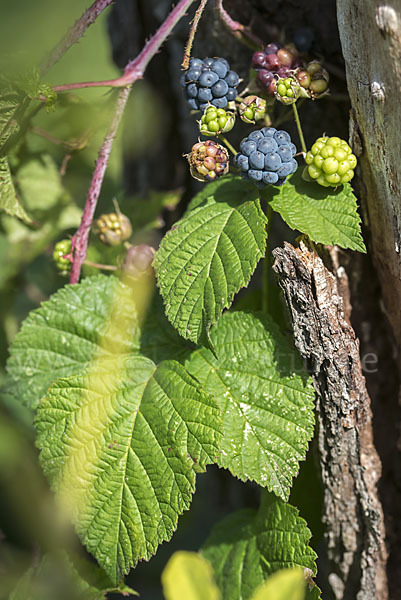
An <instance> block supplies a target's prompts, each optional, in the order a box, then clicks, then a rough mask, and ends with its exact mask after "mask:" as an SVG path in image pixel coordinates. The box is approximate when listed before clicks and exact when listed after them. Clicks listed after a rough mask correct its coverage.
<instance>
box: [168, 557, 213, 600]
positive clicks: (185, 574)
mask: <svg viewBox="0 0 401 600" xmlns="http://www.w3.org/2000/svg"><path fill="white" fill-rule="evenodd" d="M162 584H163V592H164V596H165V598H166V600H220V592H219V588H218V587H217V585H216V583H215V580H214V574H213V569H212V566H211V565H210V563H209V562H208V561H207V560H205V559H204V558H203V557H202V556H200V555H199V554H197V553H196V552H175V553H174V554H173V556H172V557H171V558H170V560H169V561H168V563H167V565H166V567H165V568H164V571H163V573H162Z"/></svg>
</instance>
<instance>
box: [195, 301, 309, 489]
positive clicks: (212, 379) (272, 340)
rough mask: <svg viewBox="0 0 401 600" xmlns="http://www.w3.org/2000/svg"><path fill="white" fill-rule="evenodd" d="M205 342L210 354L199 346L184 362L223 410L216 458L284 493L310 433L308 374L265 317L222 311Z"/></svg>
mask: <svg viewBox="0 0 401 600" xmlns="http://www.w3.org/2000/svg"><path fill="white" fill-rule="evenodd" d="M211 341H212V344H213V347H214V352H215V354H213V353H212V352H211V351H210V350H208V349H206V348H199V349H198V350H195V351H194V352H193V353H192V354H191V357H190V358H189V359H188V361H187V365H186V366H187V369H188V370H189V372H190V373H191V374H192V375H193V376H194V377H195V378H196V379H197V380H198V381H199V382H200V383H201V384H202V387H203V389H204V390H206V391H207V392H209V394H211V395H212V396H213V397H214V398H215V400H216V402H217V403H218V404H219V406H220V408H221V410H222V413H223V428H224V438H223V441H222V446H221V454H220V455H219V460H218V464H219V465H220V466H222V467H225V468H228V469H229V470H230V471H231V473H232V474H233V475H236V476H237V477H239V478H240V479H242V480H244V481H246V480H247V479H253V480H254V481H256V482H257V483H259V485H262V486H264V487H267V489H268V490H272V491H273V492H275V493H276V494H277V495H279V496H280V497H282V498H283V499H286V498H288V495H289V491H290V487H291V481H292V478H293V477H294V476H295V475H296V474H297V473H298V469H299V464H298V463H299V461H300V460H303V459H304V458H305V454H306V451H307V447H308V441H309V440H310V439H311V438H312V435H313V426H314V392H313V388H312V384H311V380H310V378H309V377H308V376H307V375H306V373H305V371H304V369H303V365H302V362H301V360H300V358H299V356H298V355H297V352H296V350H295V348H294V347H293V346H292V345H291V344H290V343H289V341H288V340H287V338H286V337H284V336H283V335H282V334H281V333H280V331H279V329H278V327H277V326H276V325H275V323H274V322H273V321H272V320H271V318H270V317H269V316H263V315H261V314H257V313H256V314H252V313H246V312H239V311H238V312H232V313H225V314H224V315H223V317H222V318H221V319H220V320H219V322H218V324H217V325H216V326H215V327H214V328H213V329H212V331H211Z"/></svg>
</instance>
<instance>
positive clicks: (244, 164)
mask: <svg viewBox="0 0 401 600" xmlns="http://www.w3.org/2000/svg"><path fill="white" fill-rule="evenodd" d="M296 152H297V149H296V147H295V145H294V144H293V143H292V142H291V137H290V135H289V133H287V132H286V131H277V130H276V129H274V127H263V129H259V130H257V131H252V133H250V134H249V135H248V137H246V138H244V139H243V140H242V142H241V143H240V152H239V153H238V154H236V155H235V158H234V164H235V166H236V167H237V168H238V169H240V172H241V175H242V177H244V179H249V180H250V181H252V182H253V183H255V184H256V185H257V186H258V187H264V186H266V185H268V184H270V183H272V184H274V185H283V183H285V180H286V178H287V177H288V175H290V174H291V173H294V172H295V171H296V170H297V168H298V163H297V161H296V160H295V158H294V156H295V154H296Z"/></svg>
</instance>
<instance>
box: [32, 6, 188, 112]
mask: <svg viewBox="0 0 401 600" xmlns="http://www.w3.org/2000/svg"><path fill="white" fill-rule="evenodd" d="M194 1H195V0H180V2H179V3H178V4H177V6H176V7H175V8H173V10H172V11H171V13H170V14H169V15H168V17H167V19H166V20H165V21H164V23H162V24H161V25H160V27H159V29H158V30H157V32H156V33H155V35H154V36H152V37H151V38H150V40H148V41H147V42H146V44H145V46H144V47H143V50H142V51H141V52H140V53H139V54H138V56H137V57H136V58H134V60H131V61H130V62H129V63H128V64H127V66H126V67H125V69H124V73H123V74H122V75H121V77H117V78H116V79H107V80H104V81H84V82H80V83H66V84H64V85H56V86H53V87H52V89H53V90H54V91H55V92H65V91H68V90H78V89H81V88H88V87H125V86H127V85H131V84H133V83H134V82H135V81H137V80H138V79H142V77H143V74H144V72H145V70H146V67H147V66H148V64H149V62H150V61H151V59H152V58H153V57H154V56H155V54H157V52H158V51H159V49H160V46H161V45H162V44H163V42H164V41H165V40H166V38H167V37H168V36H169V35H170V33H171V31H172V29H173V28H174V26H175V25H176V24H177V22H178V21H179V20H180V19H181V17H182V16H183V15H184V14H185V12H186V10H187V9H188V7H189V6H190V5H191V4H192V3H193V2H194ZM41 100H43V98H41Z"/></svg>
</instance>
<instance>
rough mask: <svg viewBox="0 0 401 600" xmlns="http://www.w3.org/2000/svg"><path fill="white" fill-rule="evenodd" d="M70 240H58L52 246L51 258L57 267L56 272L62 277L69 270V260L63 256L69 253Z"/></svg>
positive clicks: (65, 275)
mask: <svg viewBox="0 0 401 600" xmlns="http://www.w3.org/2000/svg"><path fill="white" fill-rule="evenodd" d="M71 248H72V244H71V240H60V241H59V242H57V244H56V245H55V246H54V250H53V260H54V262H55V265H56V267H57V270H58V272H59V273H60V275H62V276H63V277H67V275H68V274H69V272H70V271H71V261H70V260H69V259H68V258H64V257H65V256H67V255H68V254H70V253H71Z"/></svg>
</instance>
